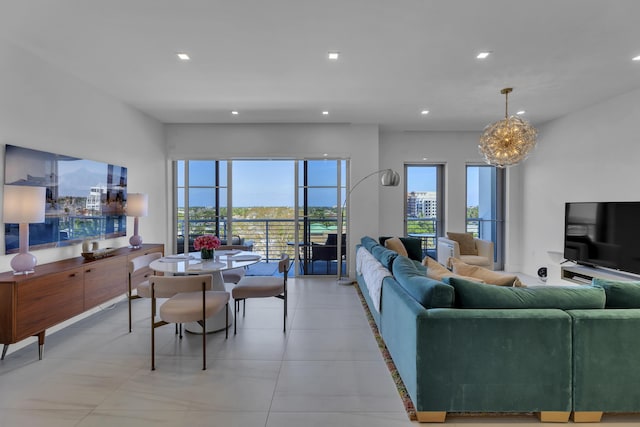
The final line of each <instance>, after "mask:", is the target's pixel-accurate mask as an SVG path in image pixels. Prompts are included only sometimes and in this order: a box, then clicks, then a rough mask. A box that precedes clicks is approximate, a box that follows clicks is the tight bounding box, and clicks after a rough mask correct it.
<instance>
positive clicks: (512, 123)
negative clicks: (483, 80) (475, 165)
mask: <svg viewBox="0 0 640 427" xmlns="http://www.w3.org/2000/svg"><path fill="white" fill-rule="evenodd" d="M512 91H513V89H512V88H510V87H507V88H504V89H502V90H501V91H500V93H501V94H503V95H504V96H505V106H504V119H503V120H499V121H497V122H495V123H491V124H490V125H488V126H487V127H486V128H484V132H483V133H482V136H481V137H480V144H479V145H478V148H479V149H480V153H481V154H482V155H483V156H484V158H485V161H486V162H487V163H488V164H490V165H493V166H497V167H499V168H504V167H506V166H513V165H516V164H518V163H520V162H521V161H523V160H525V159H526V158H527V156H528V155H529V153H530V152H531V150H533V148H534V147H535V146H536V136H537V134H538V131H537V130H536V129H535V128H534V127H533V126H531V125H530V124H529V122H527V121H526V120H523V119H522V118H520V117H518V116H511V117H509V113H508V106H509V104H508V101H509V93H510V92H512Z"/></svg>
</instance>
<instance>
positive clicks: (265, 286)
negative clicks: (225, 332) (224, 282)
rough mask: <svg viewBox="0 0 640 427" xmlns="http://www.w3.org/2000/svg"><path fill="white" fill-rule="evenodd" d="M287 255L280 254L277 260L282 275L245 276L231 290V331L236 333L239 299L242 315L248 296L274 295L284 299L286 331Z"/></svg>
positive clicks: (285, 325)
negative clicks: (232, 302)
mask: <svg viewBox="0 0 640 427" xmlns="http://www.w3.org/2000/svg"><path fill="white" fill-rule="evenodd" d="M289 266H290V262H289V255H287V254H282V256H281V257H280V261H279V262H278V271H279V272H280V273H281V274H282V277H277V276H245V277H243V278H242V279H241V280H240V281H239V282H238V284H237V285H236V286H235V287H234V288H233V289H232V290H231V296H232V297H233V300H234V304H235V310H234V313H235V314H234V317H235V319H234V320H235V321H234V322H233V333H234V335H235V334H236V333H237V331H238V330H237V323H238V322H237V318H238V312H239V311H240V301H242V316H244V313H245V309H246V306H245V305H246V300H247V299H248V298H267V297H276V298H280V299H282V300H283V301H284V310H283V312H284V315H283V321H284V326H283V329H282V331H283V332H286V331H287V275H288V272H289Z"/></svg>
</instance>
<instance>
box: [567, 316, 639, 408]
mask: <svg viewBox="0 0 640 427" xmlns="http://www.w3.org/2000/svg"><path fill="white" fill-rule="evenodd" d="M568 314H569V315H571V317H572V318H573V355H574V356H573V365H574V366H573V407H574V410H575V411H603V412H638V411H640V394H639V392H638V387H639V384H640V368H639V367H638V356H639V355H640V340H639V339H638V334H639V333H640V309H619V310H569V311H568Z"/></svg>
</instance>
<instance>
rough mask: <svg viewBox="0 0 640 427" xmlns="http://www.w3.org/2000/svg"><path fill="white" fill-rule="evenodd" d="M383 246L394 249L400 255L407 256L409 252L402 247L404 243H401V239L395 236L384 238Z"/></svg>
mask: <svg viewBox="0 0 640 427" xmlns="http://www.w3.org/2000/svg"><path fill="white" fill-rule="evenodd" d="M384 247H385V248H387V249H391V250H392V251H396V252H398V253H399V254H400V255H402V256H406V257H408V256H409V254H408V253H407V249H406V248H405V247H404V244H402V241H401V240H400V239H399V238H397V237H392V238H390V239H386V240H385V241H384Z"/></svg>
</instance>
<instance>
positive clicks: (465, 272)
mask: <svg viewBox="0 0 640 427" xmlns="http://www.w3.org/2000/svg"><path fill="white" fill-rule="evenodd" d="M449 262H451V265H452V266H453V272H454V273H455V274H458V275H460V276H469V277H474V278H477V279H481V280H483V281H484V282H485V283H488V284H491V285H498V286H522V283H520V280H519V279H518V276H516V275H515V274H509V273H503V272H500V271H493V270H489V269H488V268H484V267H480V266H478V265H471V264H467V263H465V262H463V261H461V260H459V259H457V258H450V259H449Z"/></svg>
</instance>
